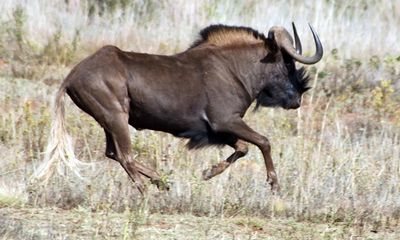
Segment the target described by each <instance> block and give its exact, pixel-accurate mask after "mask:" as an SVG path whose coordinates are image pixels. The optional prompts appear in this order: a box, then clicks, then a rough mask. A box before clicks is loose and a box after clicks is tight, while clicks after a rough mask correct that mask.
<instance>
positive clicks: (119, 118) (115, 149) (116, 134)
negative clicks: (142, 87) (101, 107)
mask: <svg viewBox="0 0 400 240" xmlns="http://www.w3.org/2000/svg"><path fill="white" fill-rule="evenodd" d="M109 118H111V119H112V120H110V119H108V121H106V124H105V125H106V126H105V129H106V130H105V132H106V140H107V147H106V155H107V156H108V157H110V158H112V159H114V160H116V161H118V162H119V163H120V164H121V166H122V167H123V168H124V169H125V171H126V172H127V173H128V175H129V177H130V178H131V179H132V180H133V181H134V182H135V184H136V186H137V188H138V190H139V191H140V193H142V194H143V193H144V185H143V181H142V179H141V176H140V170H139V169H140V166H138V164H137V162H136V161H134V160H133V159H132V156H131V150H130V148H131V139H130V135H129V125H128V121H127V119H128V117H127V114H125V113H123V114H116V115H110V116H109Z"/></svg>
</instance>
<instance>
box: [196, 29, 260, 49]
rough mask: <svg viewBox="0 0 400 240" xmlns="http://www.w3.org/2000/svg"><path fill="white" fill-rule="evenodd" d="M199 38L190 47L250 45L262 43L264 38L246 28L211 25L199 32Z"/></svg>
mask: <svg viewBox="0 0 400 240" xmlns="http://www.w3.org/2000/svg"><path fill="white" fill-rule="evenodd" d="M200 36H201V38H200V39H199V40H197V41H196V42H195V43H194V44H193V45H192V47H196V46H200V45H214V46H217V47H226V46H234V45H251V44H258V43H264V41H265V36H264V35H263V34H261V33H259V32H257V31H256V30H254V29H251V28H247V27H233V26H225V25H211V26H209V27H207V28H205V29H203V30H202V31H201V32H200Z"/></svg>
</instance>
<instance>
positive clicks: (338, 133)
mask: <svg viewBox="0 0 400 240" xmlns="http://www.w3.org/2000/svg"><path fill="white" fill-rule="evenodd" d="M0 9H2V13H1V15H0V152H1V153H2V158H1V161H0V238H2V239H49V238H50V239H59V238H60V239H66V238H70V239H88V238H91V239H98V238H100V239H101V238H104V239H109V238H110V239H111V238H117V239H132V238H136V239H399V238H400V232H399V231H398V229H399V227H400V225H399V221H400V184H399V182H400V107H399V106H400V91H399V90H400V50H399V49H400V42H399V41H398V39H399V38H400V25H399V24H398V23H399V22H400V2H398V1H389V0H384V1H341V0H338V1H328V0H326V1H290V3H288V1H261V0H252V1H228V0H213V1H211V0H210V1H198V2H196V3H194V2H191V1H183V0H177V1H164V2H162V3H160V2H158V1H150V0H149V1H134V2H131V1H125V0H116V1H110V0H105V1H97V0H87V1H82V0H69V1H61V0H58V1H44V0H32V1H29V3H27V4H25V1H22V0H14V1H12V0H3V1H1V2H0ZM291 21H295V22H296V24H297V26H298V31H299V34H300V37H301V39H302V42H303V43H304V44H303V45H304V46H303V48H304V51H305V53H306V54H308V53H310V52H312V51H313V45H312V37H311V34H310V32H309V30H308V29H307V22H310V23H311V24H312V25H313V26H314V28H315V29H316V30H317V32H318V33H319V35H320V37H321V40H322V42H323V45H324V49H325V55H324V58H323V60H322V61H321V62H320V63H318V64H316V65H313V66H311V67H307V69H308V71H309V73H310V76H311V86H312V87H313V88H312V90H310V91H309V92H307V94H306V95H305V96H304V99H303V104H302V107H301V108H300V109H298V110H295V111H294V110H293V111H286V110H283V109H261V110H260V111H257V112H252V111H251V110H250V111H249V112H248V113H247V114H246V116H245V120H246V122H248V123H249V125H250V126H252V127H253V128H254V129H256V130H257V131H259V132H260V133H262V134H264V135H266V136H267V137H268V138H269V139H270V142H271V144H272V155H273V159H274V162H275V164H276V168H277V174H278V177H279V180H280V184H281V187H282V191H281V193H280V195H279V196H273V195H272V194H271V192H270V189H269V186H268V185H267V184H266V181H265V180H266V173H265V167H264V163H263V159H262V156H261V153H260V152H259V151H258V149H257V148H256V147H250V151H249V154H248V155H247V156H246V157H245V158H244V159H241V160H240V161H238V162H237V163H235V164H234V165H233V166H232V167H231V168H230V169H228V170H227V171H226V172H225V173H223V174H222V175H220V176H218V177H215V178H214V179H212V180H210V181H202V180H201V172H202V170H204V169H206V168H208V167H210V166H211V165H212V164H215V163H217V162H219V161H222V160H223V159H225V158H226V157H227V156H228V155H229V154H230V153H231V152H230V151H231V150H230V149H228V148H222V149H219V148H209V149H204V150H198V151H190V152H189V151H188V150H186V149H185V147H184V145H185V141H184V140H181V139H177V138H174V137H172V136H171V135H168V134H164V133H157V132H151V131H136V130H134V129H132V130H131V133H132V134H131V136H132V138H131V139H132V148H133V152H134V155H135V158H136V159H138V160H139V161H141V162H143V163H145V164H147V165H149V166H153V167H155V168H156V169H157V170H158V171H159V172H160V173H162V175H163V178H165V179H167V180H168V181H169V182H170V183H171V190H170V191H168V192H165V191H158V190H157V189H156V188H155V187H154V186H150V185H149V186H148V193H147V194H146V195H145V196H144V197H141V196H140V195H139V194H138V192H137V190H136V189H135V188H134V186H133V184H132V183H131V182H130V180H129V179H128V177H127V176H126V174H125V172H124V171H123V169H122V168H121V167H120V166H119V165H118V164H117V163H116V162H114V161H111V160H109V159H107V158H106V157H105V156H104V150H105V137H104V133H103V130H102V129H101V128H100V127H99V126H98V125H97V123H96V122H95V121H94V120H93V119H91V118H90V117H89V116H88V115H86V114H84V113H83V112H82V111H80V110H79V109H78V108H77V107H76V106H75V105H73V104H72V102H71V101H70V100H68V102H67V109H66V112H67V115H66V116H67V125H68V126H67V127H68V131H69V133H70V134H71V135H72V136H73V137H74V140H75V153H76V154H77V156H78V158H79V159H81V160H83V161H85V162H89V163H91V165H89V166H88V167H85V168H83V169H82V175H83V176H84V179H79V178H77V177H76V176H75V175H73V174H72V173H71V172H69V171H68V169H65V172H64V175H60V174H54V175H53V176H52V177H51V178H50V180H49V182H47V183H46V184H38V183H35V184H32V183H31V182H30V176H31V175H32V173H33V172H34V170H35V169H36V168H37V167H38V166H39V165H40V163H41V162H42V160H43V156H44V151H45V148H46V143H47V139H48V136H49V130H50V125H51V119H52V114H53V110H52V105H53V100H54V95H55V92H56V91H57V88H58V87H59V85H60V84H61V82H62V80H63V79H64V77H65V76H66V75H67V74H68V72H69V71H70V70H71V68H72V67H73V66H74V65H75V64H76V63H78V62H79V61H80V60H81V59H83V58H84V57H86V56H88V55H89V54H91V53H92V52H94V51H95V50H96V49H98V48H100V47H101V46H102V45H104V44H113V45H117V46H119V47H120V48H122V49H126V50H133V51H141V52H149V53H159V54H173V53H176V52H179V51H182V50H184V49H186V48H187V47H188V46H189V45H190V44H191V42H193V41H194V40H195V39H196V36H197V35H196V34H197V32H199V30H200V29H201V28H203V27H205V26H207V25H209V24H211V23H225V24H234V25H245V26H250V27H253V28H255V29H257V30H259V31H261V32H264V33H267V31H268V29H269V28H270V27H271V26H273V25H283V26H285V27H287V28H289V27H290V24H291Z"/></svg>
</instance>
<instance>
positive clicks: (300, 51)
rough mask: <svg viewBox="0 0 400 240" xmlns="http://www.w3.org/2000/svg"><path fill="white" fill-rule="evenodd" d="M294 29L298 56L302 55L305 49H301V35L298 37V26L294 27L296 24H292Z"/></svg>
mask: <svg viewBox="0 0 400 240" xmlns="http://www.w3.org/2000/svg"><path fill="white" fill-rule="evenodd" d="M292 27H293V34H294V42H295V47H296V52H297V54H299V55H301V54H302V53H303V49H302V47H301V42H300V38H299V35H297V30H296V26H295V25H294V22H292Z"/></svg>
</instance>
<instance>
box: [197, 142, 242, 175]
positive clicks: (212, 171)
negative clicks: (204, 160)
mask: <svg viewBox="0 0 400 240" xmlns="http://www.w3.org/2000/svg"><path fill="white" fill-rule="evenodd" d="M230 146H231V147H233V148H234V149H235V152H234V153H232V155H230V156H229V157H228V158H227V159H226V160H225V161H222V162H220V163H218V164H217V165H214V166H212V167H211V168H209V169H206V170H204V171H203V179H204V180H209V179H211V178H213V177H215V176H217V175H219V174H221V173H222V172H223V171H225V170H226V169H227V168H228V167H229V166H230V165H231V164H232V163H234V162H235V161H236V160H238V159H239V158H241V157H243V156H245V155H246V154H247V151H248V148H247V144H246V143H245V142H244V141H242V140H240V139H239V140H237V141H236V142H235V143H234V144H232V145H230Z"/></svg>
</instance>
